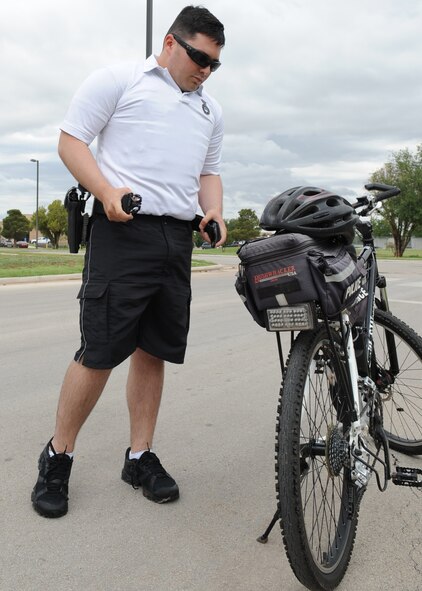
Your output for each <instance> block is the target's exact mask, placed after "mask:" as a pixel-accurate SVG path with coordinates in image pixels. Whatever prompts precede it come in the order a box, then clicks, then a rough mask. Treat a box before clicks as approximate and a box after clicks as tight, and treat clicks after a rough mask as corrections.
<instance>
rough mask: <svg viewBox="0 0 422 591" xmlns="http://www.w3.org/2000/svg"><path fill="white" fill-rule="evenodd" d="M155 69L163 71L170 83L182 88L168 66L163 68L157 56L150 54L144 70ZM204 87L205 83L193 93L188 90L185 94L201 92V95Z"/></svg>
mask: <svg viewBox="0 0 422 591" xmlns="http://www.w3.org/2000/svg"><path fill="white" fill-rule="evenodd" d="M153 70H159V71H161V72H162V74H163V76H164V77H165V78H166V79H167V80H168V82H169V83H171V84H172V85H173V86H176V87H177V88H178V89H179V90H180V88H179V87H178V86H177V84H176V82H175V81H174V80H173V78H172V76H171V74H170V72H169V71H168V70H167V68H163V67H162V66H160V64H159V63H158V62H157V58H156V57H155V55H150V56H149V57H148V58H147V59H146V60H145V64H144V72H152V71H153ZM202 89H203V85H202V84H201V86H200V87H199V88H197V89H196V90H194V91H193V92H192V93H190V92H187V93H184V94H195V93H196V94H199V96H202Z"/></svg>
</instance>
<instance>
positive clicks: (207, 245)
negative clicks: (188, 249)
mask: <svg viewBox="0 0 422 591" xmlns="http://www.w3.org/2000/svg"><path fill="white" fill-rule="evenodd" d="M201 248H202V249H204V248H211V244H210V243H209V242H203V243H202V244H201Z"/></svg>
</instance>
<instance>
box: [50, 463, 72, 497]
mask: <svg viewBox="0 0 422 591" xmlns="http://www.w3.org/2000/svg"><path fill="white" fill-rule="evenodd" d="M63 455H64V454H63ZM70 461H71V460H70V458H67V457H63V458H61V457H58V455H55V456H53V457H50V460H49V466H48V469H47V473H46V475H45V480H46V485H47V490H48V491H49V492H59V491H60V489H61V488H62V486H63V482H64V481H65V480H67V478H68V476H69V462H70Z"/></svg>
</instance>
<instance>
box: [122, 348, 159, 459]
mask: <svg viewBox="0 0 422 591" xmlns="http://www.w3.org/2000/svg"><path fill="white" fill-rule="evenodd" d="M163 383H164V361H163V360H162V359H158V358H157V357H153V356H152V355H150V354H149V353H146V352H145V351H142V349H136V351H135V352H134V353H133V354H132V356H131V358H130V367H129V375H128V379H127V403H128V408H129V416H130V446H131V449H132V451H134V452H135V451H140V450H144V449H148V448H149V447H152V440H153V437H154V431H155V425H156V423H157V417H158V411H159V408H160V402H161V394H162V391H163Z"/></svg>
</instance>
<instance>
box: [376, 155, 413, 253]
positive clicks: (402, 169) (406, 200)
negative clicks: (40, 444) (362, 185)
mask: <svg viewBox="0 0 422 591" xmlns="http://www.w3.org/2000/svg"><path fill="white" fill-rule="evenodd" d="M371 181H372V182H378V183H385V184H387V185H395V186H397V187H399V188H400V190H401V193H400V195H399V196H398V197H395V198H393V199H389V200H387V201H384V202H383V205H382V208H381V209H380V210H379V214H380V216H381V217H382V219H383V220H385V221H386V222H387V223H388V225H389V227H390V229H391V234H392V236H393V240H394V256H396V257H401V256H403V253H404V251H405V249H406V247H407V246H408V244H409V242H410V239H411V237H412V234H413V233H414V232H415V231H417V230H420V228H422V144H420V145H419V146H417V148H416V153H415V154H412V153H411V152H410V150H409V149H408V148H405V149H403V150H399V151H398V152H393V154H392V158H391V159H390V161H389V162H387V163H386V164H384V166H383V167H382V168H380V169H379V170H377V171H375V172H374V173H373V174H372V176H371Z"/></svg>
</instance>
